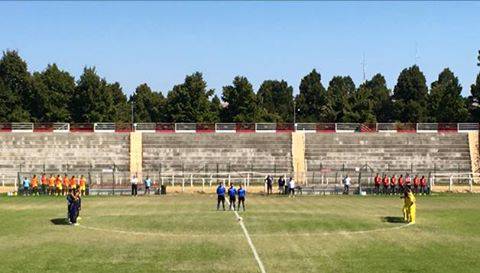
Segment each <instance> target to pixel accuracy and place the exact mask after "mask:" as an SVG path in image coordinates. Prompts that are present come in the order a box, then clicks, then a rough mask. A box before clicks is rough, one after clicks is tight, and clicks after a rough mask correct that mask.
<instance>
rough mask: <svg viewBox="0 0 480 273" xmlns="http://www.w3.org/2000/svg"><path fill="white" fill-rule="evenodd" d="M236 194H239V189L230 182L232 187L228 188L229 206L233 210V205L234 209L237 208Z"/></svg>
mask: <svg viewBox="0 0 480 273" xmlns="http://www.w3.org/2000/svg"><path fill="white" fill-rule="evenodd" d="M236 194H237V189H235V187H234V186H233V183H232V184H230V188H228V197H229V201H230V206H229V207H228V209H229V210H232V207H233V210H235V202H236V201H237V200H236V198H235V197H236Z"/></svg>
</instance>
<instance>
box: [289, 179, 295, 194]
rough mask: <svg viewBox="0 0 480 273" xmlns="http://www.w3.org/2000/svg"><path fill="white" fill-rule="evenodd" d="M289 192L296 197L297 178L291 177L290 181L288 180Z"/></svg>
mask: <svg viewBox="0 0 480 273" xmlns="http://www.w3.org/2000/svg"><path fill="white" fill-rule="evenodd" d="M288 193H289V195H290V196H293V197H295V180H293V178H291V177H290V181H288Z"/></svg>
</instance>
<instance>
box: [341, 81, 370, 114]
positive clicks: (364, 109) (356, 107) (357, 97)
mask: <svg viewBox="0 0 480 273" xmlns="http://www.w3.org/2000/svg"><path fill="white" fill-rule="evenodd" d="M372 97H373V93H372V89H370V88H368V87H367V86H366V85H361V86H360V87H359V88H358V90H357V91H356V92H355V93H354V94H353V95H352V96H351V99H350V105H351V106H350V107H351V110H350V111H348V112H346V113H345V116H344V117H343V120H342V121H344V122H356V123H364V122H366V123H375V122H377V119H376V116H375V112H374V106H375V101H374V100H373V99H372Z"/></svg>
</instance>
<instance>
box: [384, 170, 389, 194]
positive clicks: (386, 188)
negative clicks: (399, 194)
mask: <svg viewBox="0 0 480 273" xmlns="http://www.w3.org/2000/svg"><path fill="white" fill-rule="evenodd" d="M382 182H383V194H388V185H389V184H390V179H388V176H387V175H386V174H385V175H383V179H382Z"/></svg>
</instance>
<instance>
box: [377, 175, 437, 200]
mask: <svg viewBox="0 0 480 273" xmlns="http://www.w3.org/2000/svg"><path fill="white" fill-rule="evenodd" d="M374 183H375V193H376V194H399V193H403V192H404V191H405V189H407V188H412V191H413V193H415V194H418V193H421V194H422V195H423V194H428V193H429V187H428V185H427V179H426V178H425V176H422V177H421V178H420V177H418V175H415V177H414V178H413V179H412V177H411V176H410V175H409V174H408V173H407V175H406V176H405V177H403V174H401V175H400V176H399V177H398V178H397V177H396V176H395V174H394V175H392V177H388V176H387V175H386V174H385V175H383V177H380V175H379V174H378V173H377V175H375V178H374ZM412 183H413V185H412Z"/></svg>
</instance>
